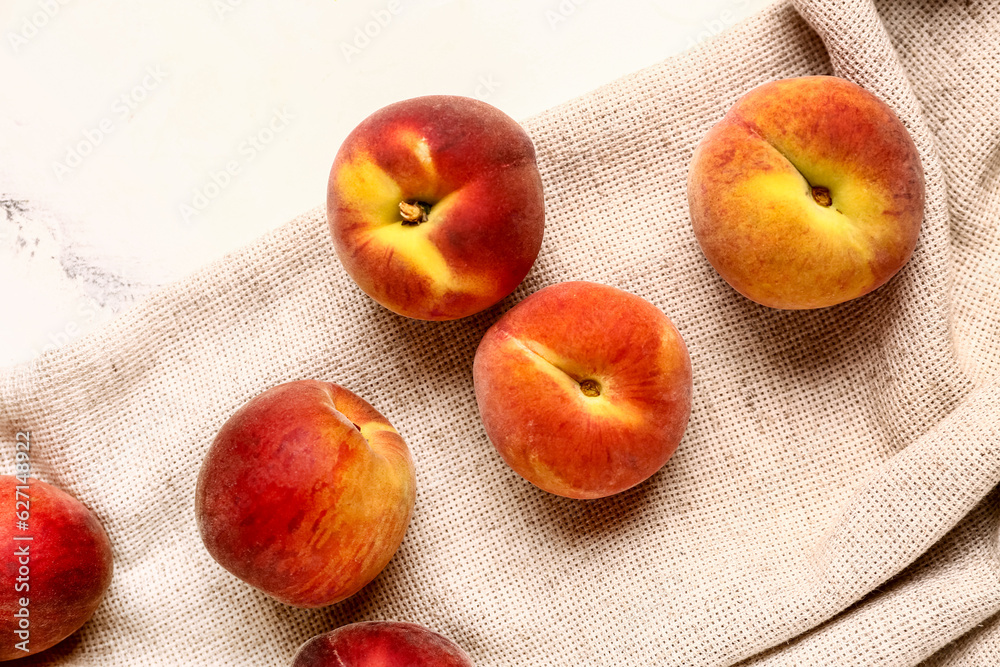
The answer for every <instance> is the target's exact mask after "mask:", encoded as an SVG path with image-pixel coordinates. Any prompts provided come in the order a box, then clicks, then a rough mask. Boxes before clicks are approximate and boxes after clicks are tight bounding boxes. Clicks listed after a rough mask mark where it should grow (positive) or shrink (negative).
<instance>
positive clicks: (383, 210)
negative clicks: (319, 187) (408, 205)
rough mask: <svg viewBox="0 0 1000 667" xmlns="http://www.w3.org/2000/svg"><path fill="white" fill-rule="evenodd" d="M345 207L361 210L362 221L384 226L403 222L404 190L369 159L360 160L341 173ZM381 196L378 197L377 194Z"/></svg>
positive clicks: (358, 158) (342, 168) (345, 167)
mask: <svg viewBox="0 0 1000 667" xmlns="http://www.w3.org/2000/svg"><path fill="white" fill-rule="evenodd" d="M336 179H337V187H338V188H339V189H340V192H341V195H340V196H341V206H344V207H346V208H349V209H354V210H356V211H358V213H360V214H361V215H359V216H358V217H359V219H362V220H379V221H381V222H383V223H384V224H389V223H391V222H396V221H398V220H399V219H400V216H399V202H400V200H402V199H403V191H402V189H401V188H400V187H399V185H398V184H397V183H396V181H395V180H393V178H392V177H391V176H390V175H389V174H387V173H386V172H385V171H384V170H382V169H381V168H380V167H379V166H378V165H377V164H375V163H374V162H372V160H371V158H369V157H368V156H360V157H356V158H355V159H353V160H352V161H350V162H347V163H345V164H344V165H343V166H342V167H341V168H340V170H339V171H338V172H337V176H336ZM374 193H377V194H374Z"/></svg>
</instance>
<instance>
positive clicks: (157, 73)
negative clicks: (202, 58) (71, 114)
mask: <svg viewBox="0 0 1000 667" xmlns="http://www.w3.org/2000/svg"><path fill="white" fill-rule="evenodd" d="M166 78H167V73H166V72H164V71H163V68H162V67H160V66H159V65H155V66H149V67H147V68H146V70H145V72H144V75H143V77H142V80H141V81H139V83H137V84H136V85H134V86H132V87H131V88H129V89H128V90H126V91H125V92H124V93H122V94H121V95H119V96H118V97H116V98H115V101H114V102H113V103H112V104H111V109H110V114H109V115H107V116H104V117H103V118H101V120H99V121H98V122H97V123H96V124H95V125H93V126H92V127H88V128H86V129H84V130H83V131H82V132H81V133H80V134H81V135H82V136H81V138H80V139H79V140H77V141H76V142H75V143H73V144H71V145H70V146H68V147H67V148H66V155H65V156H64V157H63V159H62V161H61V162H60V161H56V162H53V163H52V173H53V174H55V177H56V180H58V181H62V180H63V179H64V178H65V177H66V176H68V175H69V174H71V173H73V172H74V171H75V170H76V169H77V168H79V167H80V165H82V164H83V162H84V160H85V159H86V158H87V156H89V155H91V154H93V152H94V150H95V149H96V148H97V147H98V146H100V145H101V144H102V143H104V140H105V139H107V138H108V136H109V135H110V134H111V133H113V132H114V131H115V128H116V127H117V125H118V124H119V123H122V122H123V121H125V120H127V119H128V117H129V116H130V115H131V114H132V113H133V112H134V111H135V110H136V109H138V108H139V105H141V104H142V103H143V102H144V101H145V100H146V99H147V98H148V97H149V96H150V94H151V93H152V92H153V91H154V90H156V89H157V88H159V87H160V85H161V84H162V83H163V81H164V80H165V79H166Z"/></svg>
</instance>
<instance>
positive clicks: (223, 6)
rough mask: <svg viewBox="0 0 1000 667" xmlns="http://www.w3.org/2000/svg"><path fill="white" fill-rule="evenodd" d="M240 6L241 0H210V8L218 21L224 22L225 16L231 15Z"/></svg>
mask: <svg viewBox="0 0 1000 667" xmlns="http://www.w3.org/2000/svg"><path fill="white" fill-rule="evenodd" d="M242 6H243V0H212V8H213V9H214V10H215V15H216V16H218V17H219V20H220V21H225V20H226V14H231V13H233V12H235V11H236V10H237V9H238V8H239V7H242Z"/></svg>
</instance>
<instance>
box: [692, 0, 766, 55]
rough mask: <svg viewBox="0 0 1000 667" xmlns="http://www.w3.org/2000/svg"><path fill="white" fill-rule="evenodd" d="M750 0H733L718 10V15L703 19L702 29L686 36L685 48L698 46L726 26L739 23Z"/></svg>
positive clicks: (729, 26)
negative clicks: (706, 19)
mask: <svg viewBox="0 0 1000 667" xmlns="http://www.w3.org/2000/svg"><path fill="white" fill-rule="evenodd" d="M750 3H751V0H733V2H731V3H729V6H728V7H726V8H725V9H723V10H722V11H721V12H719V14H718V16H716V17H715V18H714V19H710V20H708V21H703V22H702V24H701V27H702V28H704V30H701V31H699V32H698V33H697V34H695V35H692V36H690V37H688V40H687V45H686V46H685V49H690V48H692V47H695V46H698V45H699V44H701V43H702V42H704V41H705V40H707V39H711V38H712V37H715V36H716V35H720V34H722V33H723V32H724V31H725V30H726V29H727V28H731V27H732V26H734V25H736V24H737V23H739V21H740V19H741V18H742V17H743V16H745V15H746V14H747V11H746V9H747V8H748V7H749V6H750Z"/></svg>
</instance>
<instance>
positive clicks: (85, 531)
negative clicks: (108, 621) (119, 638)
mask: <svg viewBox="0 0 1000 667" xmlns="http://www.w3.org/2000/svg"><path fill="white" fill-rule="evenodd" d="M24 481H27V484H24V483H23V482H24ZM0 498H2V499H3V503H4V504H3V508H2V511H0V516H2V518H0V542H3V544H4V545H5V546H4V556H3V571H2V573H3V577H2V581H0V586H2V591H3V592H2V594H0V636H2V637H3V641H2V642H0V661H3V660H14V659H15V658H21V657H24V656H27V655H32V654H34V653H38V652H39V651H44V650H45V649H47V648H49V647H51V646H53V645H55V644H57V643H59V642H61V641H62V640H63V639H65V638H66V637H69V636H70V635H71V634H73V633H74V632H76V631H77V630H78V629H80V627H82V626H83V624H84V623H86V622H87V621H88V620H89V619H90V617H91V616H93V615H94V612H95V611H96V610H97V607H98V606H99V605H100V604H101V600H102V599H103V598H104V593H105V591H106V590H107V589H108V586H110V585H111V571H112V569H113V564H112V553H111V542H110V540H108V535H107V533H105V532H104V527H103V526H101V523H100V521H98V520H97V517H96V516H94V513H93V512H91V511H90V510H89V509H87V508H86V507H85V506H84V505H83V503H81V502H80V501H79V500H77V499H76V498H74V497H73V496H71V495H69V494H68V493H66V492H65V491H63V490H62V489H59V488H57V487H55V486H52V485H51V484H46V483H45V482H42V481H39V480H36V479H31V478H28V479H27V480H23V479H22V480H18V479H17V478H15V477H11V476H0ZM18 526H21V527H22V528H18Z"/></svg>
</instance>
